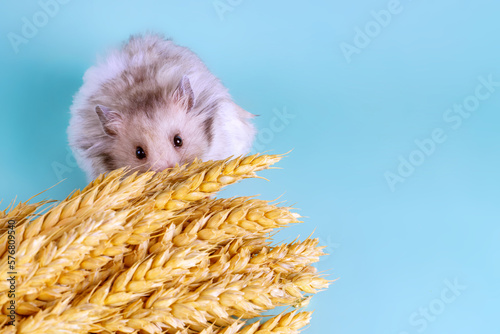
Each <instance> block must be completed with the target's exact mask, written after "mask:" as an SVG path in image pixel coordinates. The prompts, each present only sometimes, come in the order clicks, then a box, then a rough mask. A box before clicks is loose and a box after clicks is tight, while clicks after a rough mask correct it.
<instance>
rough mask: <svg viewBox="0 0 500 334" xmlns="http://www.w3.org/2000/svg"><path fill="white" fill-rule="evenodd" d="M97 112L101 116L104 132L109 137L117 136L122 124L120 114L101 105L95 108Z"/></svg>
mask: <svg viewBox="0 0 500 334" xmlns="http://www.w3.org/2000/svg"><path fill="white" fill-rule="evenodd" d="M95 112H96V114H97V116H99V120H100V121H101V125H102V129H103V130H104V132H105V133H106V134H107V135H108V136H116V134H117V133H118V129H119V128H120V126H121V123H122V117H121V116H120V114H119V113H117V112H116V111H113V110H111V109H110V108H108V107H105V106H103V105H99V104H98V105H97V106H96V107H95Z"/></svg>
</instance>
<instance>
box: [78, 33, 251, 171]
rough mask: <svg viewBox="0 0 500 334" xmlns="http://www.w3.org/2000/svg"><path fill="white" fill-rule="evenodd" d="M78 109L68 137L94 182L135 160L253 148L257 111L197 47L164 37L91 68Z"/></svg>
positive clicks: (165, 160)
mask: <svg viewBox="0 0 500 334" xmlns="http://www.w3.org/2000/svg"><path fill="white" fill-rule="evenodd" d="M83 81H84V83H83V85H82V87H81V88H80V90H79V91H78V92H77V93H76V95H75V96H74V100H73V104H72V106H71V108H70V111H71V119H70V124H69V127H68V140H69V144H70V146H71V148H72V150H73V153H74V155H75V158H76V160H77V162H78V164H79V166H80V167H81V168H82V169H83V170H84V171H85V172H86V174H87V178H88V179H89V180H92V179H94V178H95V177H96V176H98V175H99V174H100V173H105V172H108V171H110V170H113V169H116V168H120V167H124V166H129V167H130V168H131V170H133V171H136V170H137V171H139V172H144V171H146V170H155V171H159V170H163V169H165V168H169V167H173V166H175V164H177V163H178V164H180V165H181V164H184V163H188V162H191V161H193V160H194V159H195V157H197V158H199V159H201V160H203V161H206V160H218V159H225V158H227V157H229V156H237V155H243V154H247V153H248V152H249V151H250V149H251V145H252V142H253V139H254V137H255V128H254V126H253V125H252V123H251V118H252V117H253V116H254V115H252V114H251V113H249V112H247V111H245V110H243V109H242V108H241V107H239V106H238V105H237V104H236V103H235V102H233V100H232V99H231V96H230V95H229V93H228V91H227V89H226V88H225V87H224V86H223V85H222V83H221V82H220V81H219V80H218V79H217V78H216V77H215V76H214V75H213V74H212V73H211V72H210V71H209V70H208V69H207V67H206V66H205V65H204V64H203V62H202V61H201V60H200V59H199V58H198V56H196V55H195V54H194V53H193V52H192V51H190V50H189V49H187V48H185V47H181V46H178V45H176V44H174V43H173V42H172V41H170V40H166V39H164V38H163V37H162V36H160V35H156V34H146V35H138V36H132V37H130V39H129V40H128V42H126V43H125V44H124V45H123V46H122V47H121V48H120V49H117V50H114V51H112V52H110V53H109V54H108V55H107V57H106V58H104V59H102V60H101V61H99V62H98V63H97V65H95V66H93V67H91V68H89V69H88V70H87V71H86V72H85V75H84V77H83Z"/></svg>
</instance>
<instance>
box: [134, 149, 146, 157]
mask: <svg viewBox="0 0 500 334" xmlns="http://www.w3.org/2000/svg"><path fill="white" fill-rule="evenodd" d="M135 156H136V157H137V159H139V160H142V159H144V158H145V157H146V152H144V150H143V149H142V147H140V146H137V147H136V148H135Z"/></svg>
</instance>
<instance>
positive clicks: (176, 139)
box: [174, 135, 182, 147]
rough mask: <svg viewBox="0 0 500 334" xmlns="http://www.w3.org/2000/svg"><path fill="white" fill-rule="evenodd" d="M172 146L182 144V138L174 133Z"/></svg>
mask: <svg viewBox="0 0 500 334" xmlns="http://www.w3.org/2000/svg"><path fill="white" fill-rule="evenodd" d="M174 146H175V147H181V146H182V138H181V137H180V136H179V135H175V137H174Z"/></svg>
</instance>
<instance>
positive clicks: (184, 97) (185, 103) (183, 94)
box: [172, 75, 194, 111]
mask: <svg viewBox="0 0 500 334" xmlns="http://www.w3.org/2000/svg"><path fill="white" fill-rule="evenodd" d="M172 98H173V101H174V103H178V104H180V105H181V106H182V107H184V108H186V111H190V110H191V109H192V108H193V106H194V93H193V89H192V88H191V83H190V82H189V78H188V77H187V75H183V76H182V79H181V81H180V82H179V85H177V88H176V89H175V91H174V95H173V96H172Z"/></svg>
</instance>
